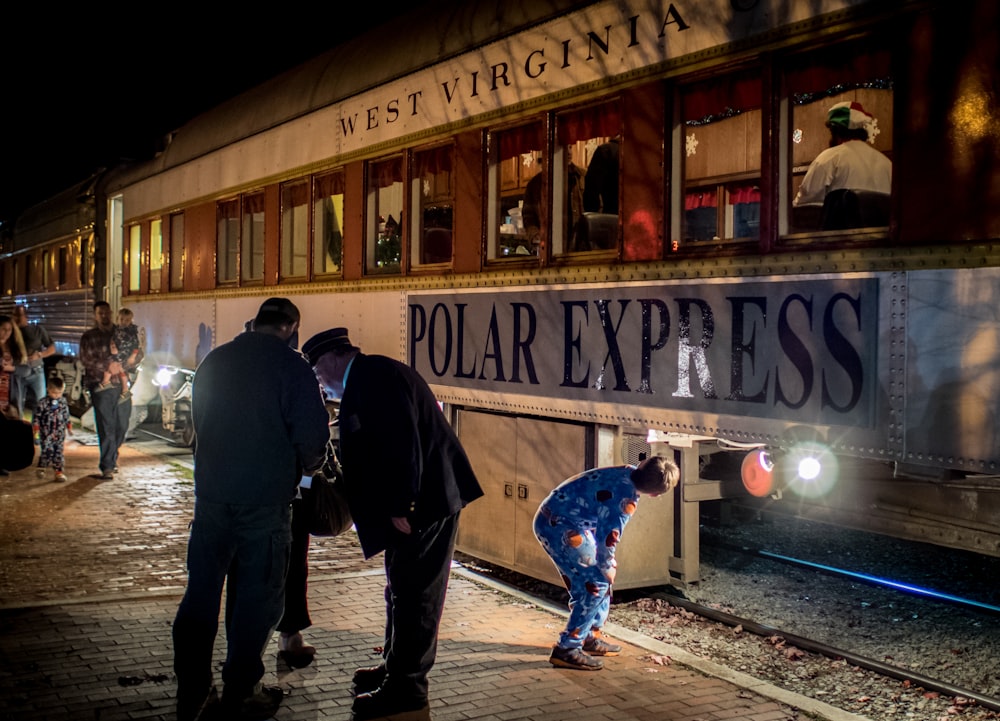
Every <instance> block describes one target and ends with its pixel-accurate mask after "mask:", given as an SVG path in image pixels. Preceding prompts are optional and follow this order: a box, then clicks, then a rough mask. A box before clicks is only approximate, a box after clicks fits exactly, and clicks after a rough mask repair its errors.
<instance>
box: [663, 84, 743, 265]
mask: <svg viewBox="0 0 1000 721" xmlns="http://www.w3.org/2000/svg"><path fill="white" fill-rule="evenodd" d="M681 115H682V130H683V137H682V139H681V142H682V144H683V145H682V147H681V148H679V149H678V155H679V157H680V158H681V159H682V160H681V167H682V173H683V178H684V185H683V188H684V197H683V201H682V202H683V213H681V214H680V215H679V217H680V218H681V224H682V229H681V238H682V243H683V245H684V247H685V248H687V249H690V248H696V247H698V245H699V244H706V243H708V242H718V241H723V240H756V239H757V238H759V237H760V159H761V147H762V138H763V135H762V131H761V82H760V73H759V72H746V73H735V74H731V75H727V76H725V77H721V78H714V79H712V80H708V81H704V82H700V83H694V84H692V85H689V86H687V87H685V88H683V90H682V92H681ZM675 237H676V236H675Z"/></svg>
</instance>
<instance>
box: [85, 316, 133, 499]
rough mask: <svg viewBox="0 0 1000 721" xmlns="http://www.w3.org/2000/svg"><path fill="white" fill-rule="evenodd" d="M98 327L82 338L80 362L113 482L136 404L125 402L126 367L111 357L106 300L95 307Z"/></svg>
mask: <svg viewBox="0 0 1000 721" xmlns="http://www.w3.org/2000/svg"><path fill="white" fill-rule="evenodd" d="M94 322H95V325H94V327H93V328H91V329H90V330H88V331H86V332H85V333H84V334H83V335H82V336H80V361H81V362H82V363H83V368H84V377H83V385H84V386H85V387H86V388H87V390H88V391H90V401H91V403H92V404H93V406H94V425H95V427H96V429H97V440H98V443H99V444H100V448H101V457H100V461H99V465H100V469H101V478H103V479H104V480H106V481H110V480H111V479H113V478H114V477H115V473H116V472H117V471H118V451H119V450H120V449H121V447H122V444H124V443H125V434H126V433H127V432H128V422H129V418H130V417H131V415H132V400H131V399H130V398H125V399H122V388H121V386H120V385H118V384H120V381H119V378H120V376H121V373H122V365H121V363H119V362H118V361H117V360H116V359H115V358H114V356H112V355H111V334H112V332H113V331H114V329H115V325H114V323H113V322H112V321H111V305H110V304H109V303H108V302H107V301H106V300H99V301H97V302H96V303H94ZM105 373H110V374H111V378H112V381H111V383H112V385H111V386H110V387H105V388H103V389H102V388H101V384H102V381H103V380H104V374H105Z"/></svg>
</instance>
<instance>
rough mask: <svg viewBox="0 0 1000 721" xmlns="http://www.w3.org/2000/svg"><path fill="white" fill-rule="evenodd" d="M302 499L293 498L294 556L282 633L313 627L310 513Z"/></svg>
mask: <svg viewBox="0 0 1000 721" xmlns="http://www.w3.org/2000/svg"><path fill="white" fill-rule="evenodd" d="M305 511H306V509H305V507H304V506H303V501H302V499H301V498H300V499H297V500H294V501H292V556H291V559H290V560H289V562H288V578H287V580H286V581H285V612H284V614H283V615H282V617H281V623H279V624H278V631H280V632H281V633H297V632H298V631H301V630H302V629H304V628H309V627H310V626H312V619H311V618H310V617H309V602H308V598H307V593H308V589H309V586H308V583H307V578H308V576H309V561H308V557H309V516H308V514H307V513H306V512H305Z"/></svg>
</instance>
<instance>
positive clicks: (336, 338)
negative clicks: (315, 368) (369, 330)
mask: <svg viewBox="0 0 1000 721" xmlns="http://www.w3.org/2000/svg"><path fill="white" fill-rule="evenodd" d="M352 348H354V346H353V345H352V344H351V339H350V338H348V337H347V328H330V329H329V330H325V331H323V332H321V333H317V334H316V335H314V336H313V337H312V338H310V339H309V340H307V341H306V342H305V344H303V346H302V355H304V356H305V357H306V360H308V361H309V365H316V361H318V360H319V359H320V356H322V355H323V354H324V353H328V352H330V351H333V350H349V349H352Z"/></svg>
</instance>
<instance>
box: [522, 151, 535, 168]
mask: <svg viewBox="0 0 1000 721" xmlns="http://www.w3.org/2000/svg"><path fill="white" fill-rule="evenodd" d="M534 164H535V155H534V153H521V165H523V166H524V167H525V168H530V167H531V166H532V165H534Z"/></svg>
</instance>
